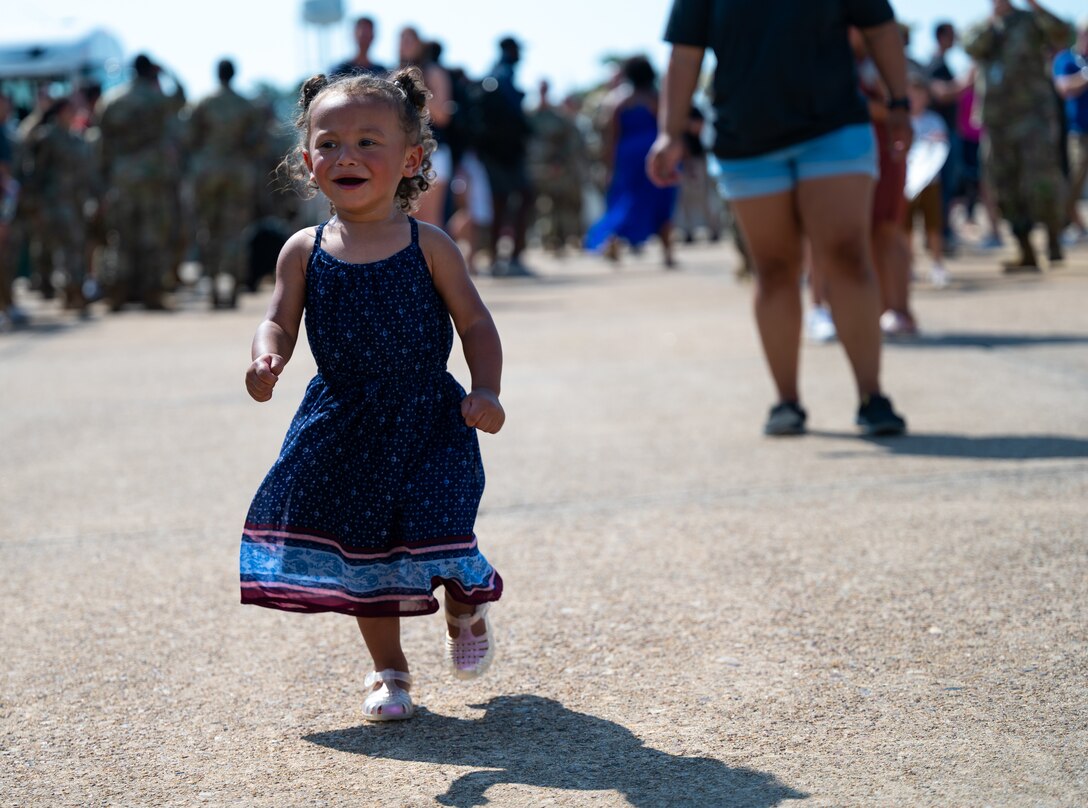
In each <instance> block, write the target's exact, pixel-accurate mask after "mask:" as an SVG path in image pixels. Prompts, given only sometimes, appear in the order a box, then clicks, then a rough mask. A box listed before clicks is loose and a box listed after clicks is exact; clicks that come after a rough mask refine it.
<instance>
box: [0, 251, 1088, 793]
mask: <svg viewBox="0 0 1088 808" xmlns="http://www.w3.org/2000/svg"><path fill="white" fill-rule="evenodd" d="M532 258H533V263H534V264H535V265H536V266H537V267H538V268H539V270H540V273H541V274H540V277H539V278H537V279H534V280H520V279H519V280H507V281H499V280H492V279H488V278H483V279H481V281H480V286H481V289H482V292H483V294H484V297H485V298H486V300H487V301H488V303H489V304H490V306H491V308H492V311H493V312H494V315H495V318H496V320H497V322H498V324H499V328H500V331H501V333H502V336H503V340H504V345H505V349H506V356H507V369H506V373H505V380H504V381H505V390H504V395H503V399H504V402H505V405H506V408H507V412H508V422H507V427H506V428H505V429H504V430H503V432H502V433H500V434H499V435H498V436H494V437H490V436H484V437H483V439H482V444H483V447H484V449H483V450H484V456H485V463H486V466H487V471H488V490H487V493H486V494H485V498H484V503H483V509H482V512H481V514H480V519H479V522H478V524H477V532H478V534H479V536H480V542H481V546H482V548H483V549H484V551H485V552H486V553H487V555H488V557H489V558H490V559H491V561H492V562H493V563H494V564H495V565H496V566H497V567H498V568H499V569H500V571H501V572H502V574H503V577H504V579H505V580H506V585H507V589H506V594H505V596H504V598H503V600H502V602H501V608H499V609H498V610H497V611H496V612H495V620H496V628H497V631H498V632H499V634H498V636H499V643H500V645H499V656H498V658H497V660H496V664H495V666H494V667H493V669H492V672H491V673H490V674H489V675H488V677H487V678H485V679H483V680H481V681H479V682H475V683H468V684H466V683H462V682H457V681H455V680H454V679H452V677H450V676H448V675H447V674H445V673H444V672H443V670H442V668H441V657H440V654H441V645H442V624H441V618H440V617H438V616H431V617H426V618H416V619H409V620H406V621H405V636H406V648H407V650H408V654H409V658H410V659H411V660H412V663H413V670H414V672H415V674H416V676H417V681H418V685H417V688H416V691H417V698H418V700H419V702H420V703H421V704H422V705H423V707H424V710H423V711H422V712H421V714H420V715H419V717H418V718H417V719H416V720H413V721H411V722H407V723H406V724H403V725H390V726H383V725H378V726H372V725H366V724H364V722H363V721H362V718H361V713H360V706H361V702H362V698H363V687H362V677H363V675H364V673H365V671H366V669H367V661H366V656H365V652H364V650H363V647H362V644H361V642H360V641H359V639H358V637H357V634H356V630H355V626H354V623H353V621H352V620H350V619H348V618H345V617H342V616H338V615H314V616H301V615H288V614H283V613H279V612H275V611H270V610H264V609H258V608H251V607H246V608H243V607H241V606H239V605H238V592H237V580H236V575H237V569H236V564H237V545H238V539H239V531H240V528H241V524H242V521H243V519H244V516H245V512H246V509H247V507H248V504H249V499H250V497H251V496H252V494H253V491H254V490H255V488H256V486H257V484H258V482H259V481H260V479H261V477H262V476H263V474H264V472H265V471H266V470H267V468H268V466H269V464H270V463H271V462H272V460H273V459H274V457H275V455H276V453H277V450H278V447H279V443H280V441H281V440H282V437H283V433H284V431H285V429H286V426H287V424H288V422H289V421H290V418H291V415H292V413H293V411H294V408H295V407H296V406H297V404H298V401H299V399H300V397H301V393H302V390H303V388H304V387H305V384H306V382H307V381H308V379H309V376H310V374H311V373H312V370H313V364H312V360H311V359H310V357H309V355H308V352H307V351H306V350H305V349H302V350H301V351H300V353H299V355H298V357H297V358H296V360H295V361H294V362H293V363H292V364H291V365H290V366H289V367H288V370H287V372H286V375H285V377H284V378H283V381H282V383H281V384H280V386H279V387H278V389H277V391H276V395H275V398H274V399H273V401H272V402H271V403H269V404H267V405H257V404H254V403H253V402H252V401H250V400H249V399H248V398H247V396H246V395H245V392H244V389H243V385H242V374H243V371H244V369H245V367H246V365H247V363H248V349H249V347H248V346H249V341H250V338H251V336H252V332H253V329H254V327H255V326H256V324H257V322H258V321H259V319H260V317H261V315H262V313H263V309H264V305H265V303H266V301H267V297H268V290H267V289H265V290H264V291H262V293H260V294H259V295H256V296H252V297H249V298H246V299H245V301H244V305H243V308H242V309H241V310H239V311H237V312H230V313H222V312H220V313H214V314H213V313H212V312H209V311H206V310H205V308H204V305H203V303H202V302H201V301H200V300H197V299H192V298H191V296H183V297H182V298H181V306H180V309H181V310H180V311H178V312H176V313H173V314H145V313H142V312H139V311H132V312H124V313H122V314H120V315H116V316H106V315H101V316H98V317H96V318H95V319H94V320H92V321H91V322H89V323H83V324H79V323H74V322H72V321H70V320H69V319H67V318H65V317H64V316H62V315H61V314H60V313H59V312H56V311H55V310H54V309H52V308H50V307H49V306H43V305H41V304H38V303H36V302H34V301H30V302H29V305H31V306H32V307H33V309H34V313H35V315H36V323H37V325H36V326H35V327H34V328H32V329H29V330H24V331H19V332H16V333H12V334H6V335H0V516H2V518H0V612H2V614H3V621H2V628H0V649H2V659H3V662H2V665H0V677H2V678H0V804H2V805H5V806H25V805H35V806H38V805H41V806H77V805H78V806H92V805H93V806H98V805H117V806H145V805H146V806H161V805H231V806H236V805H241V806H249V805H252V806H284V805H288V806H316V805H329V806H333V805H335V806H341V805H343V806H372V805H394V806H430V805H435V804H442V805H453V806H473V805H482V804H484V803H485V802H487V801H488V800H490V802H491V804H493V805H497V806H507V805H511V806H521V805H526V806H538V805H557V806H559V805H562V806H583V805H600V806H606V805H607V806H611V805H628V804H629V805H634V806H686V805H692V806H717V805H723V806H725V805H730V806H732V805H735V806H747V807H749V808H761V807H762V806H768V807H769V806H774V805H780V804H786V805H788V804H792V803H791V801H793V800H797V801H799V802H798V803H797V804H805V805H813V806H825V805H826V806H831V805H836V806H838V805H904V806H906V805H909V806H915V805H932V806H949V805H963V806H984V805H993V806H1005V805H1015V806H1019V805H1023V806H1028V805H1030V806H1040V805H1041V806H1076V805H1084V804H1086V803H1088V688H1086V672H1088V661H1086V660H1088V644H1086V639H1088V623H1086V617H1088V615H1086V609H1085V603H1086V602H1088V536H1086V534H1088V505H1086V503H1088V407H1086V404H1088V350H1086V348H1088V315H1086V313H1085V308H1086V303H1088V248H1079V249H1074V250H1072V251H1071V253H1070V260H1069V261H1068V262H1067V265H1066V267H1065V268H1063V269H1060V270H1056V271H1053V272H1046V273H1044V274H1043V275H1042V276H1040V277H1031V278H1009V277H1002V276H1001V275H1000V273H999V272H998V271H997V270H996V268H995V267H996V261H997V258H998V256H995V255H983V254H974V253H968V254H967V255H965V256H964V257H962V258H960V259H956V260H953V261H951V262H950V264H949V268H950V269H951V271H952V275H953V283H952V285H951V286H950V287H949V288H947V289H942V290H935V289H931V288H927V287H926V285H925V284H920V285H919V287H918V288H917V290H916V294H915V299H916V305H917V309H918V314H919V319H920V322H921V325H922V328H923V336H922V337H921V338H920V339H919V340H917V341H915V342H913V343H909V344H897V345H891V346H889V347H888V349H887V351H886V353H885V373H884V376H885V383H886V387H887V389H888V390H889V392H890V393H891V395H892V396H893V397H894V399H895V402H896V404H897V406H899V407H900V408H901V409H902V410H903V411H904V413H905V414H906V415H907V417H908V419H909V422H910V427H911V430H912V434H911V435H910V436H909V437H906V438H903V439H899V440H862V439H859V438H858V437H856V436H855V434H854V427H853V424H852V422H853V414H854V408H855V406H856V401H855V396H854V393H853V390H852V386H851V381H850V376H849V373H848V370H847V366H846V363H845V359H844V357H843V354H842V351H841V349H840V348H839V347H838V346H837V345H819V346H817V345H806V346H805V348H804V356H803V368H802V372H803V391H804V398H805V403H806V406H807V407H808V409H809V412H810V426H811V427H812V430H813V433H812V434H811V435H809V436H807V437H804V438H800V439H784V440H769V439H766V438H763V437H762V436H761V434H760V428H761V425H762V420H763V417H764V414H765V411H766V408H767V407H768V406H769V405H770V404H771V403H772V401H771V399H772V392H771V387H770V383H769V380H768V376H767V373H766V371H765V369H764V366H763V361H762V357H761V355H760V353H759V349H758V344H757V341H756V336H755V330H754V326H753V323H752V319H751V316H750V296H751V291H750V288H749V286H748V285H747V284H745V283H743V282H738V281H737V280H735V279H734V277H733V274H732V266H733V263H734V254H733V252H732V249H731V247H729V246H727V245H721V246H714V247H711V246H707V245H695V246H693V247H690V248H687V249H684V250H682V251H681V253H680V259H681V270H680V271H678V272H674V273H666V272H663V271H660V270H659V268H658V267H657V265H656V263H655V262H656V254H655V253H654V251H652V250H648V251H647V252H646V253H645V254H644V255H643V256H640V257H638V258H635V259H629V260H628V261H627V262H626V263H625V265H624V266H623V267H622V268H621V269H619V270H613V269H611V268H609V267H606V266H604V265H602V264H601V263H599V262H597V261H595V260H593V259H590V258H585V257H578V258H572V259H568V260H567V261H565V262H558V261H555V260H552V259H548V258H545V257H543V256H539V255H534V256H532ZM452 367H453V368H454V370H455V373H457V374H458V375H459V376H460V377H461V378H464V363H463V361H462V360H461V359H460V357H458V356H456V355H455V357H454V360H453V362H452Z"/></svg>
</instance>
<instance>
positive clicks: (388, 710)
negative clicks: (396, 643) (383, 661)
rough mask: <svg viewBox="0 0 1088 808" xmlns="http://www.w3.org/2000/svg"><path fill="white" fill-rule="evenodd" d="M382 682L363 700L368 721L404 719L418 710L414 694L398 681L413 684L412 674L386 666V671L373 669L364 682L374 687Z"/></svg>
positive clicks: (365, 716) (364, 713) (364, 715)
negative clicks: (413, 701)
mask: <svg viewBox="0 0 1088 808" xmlns="http://www.w3.org/2000/svg"><path fill="white" fill-rule="evenodd" d="M378 682H381V683H382V686H381V687H379V688H378V689H377V690H371V691H370V693H368V694H367V697H366V700H365V701H364V702H363V718H365V719H366V720H367V721H403V720H404V719H406V718H411V717H412V716H413V715H414V714H415V712H416V706H415V705H414V704H413V703H412V696H411V695H410V694H409V693H408V691H407V690H405V689H404V688H403V687H400V686H399V685H398V684H397V682H403V683H404V684H406V685H411V684H412V676H411V674H408V673H405V672H404V671H396V670H393V669H392V668H386V669H385V670H384V671H371V672H370V673H368V674H367V675H366V679H364V680H363V683H364V684H365V685H366V686H367V687H368V688H372V687H374V685H376V684H378Z"/></svg>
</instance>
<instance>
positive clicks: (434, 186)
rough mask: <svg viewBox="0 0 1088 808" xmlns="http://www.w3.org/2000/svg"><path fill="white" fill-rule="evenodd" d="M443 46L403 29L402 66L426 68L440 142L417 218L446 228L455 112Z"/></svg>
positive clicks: (425, 79) (425, 78) (429, 105)
mask: <svg viewBox="0 0 1088 808" xmlns="http://www.w3.org/2000/svg"><path fill="white" fill-rule="evenodd" d="M441 57H442V46H441V45H440V44H438V43H437V42H424V41H423V39H421V38H420V36H419V32H418V31H417V30H416V29H415V28H412V27H408V28H405V29H404V30H402V31H401V32H400V64H401V67H407V66H408V65H415V66H416V67H418V68H419V69H420V70H422V71H423V82H424V83H425V84H426V85H427V89H428V90H430V91H431V97H430V98H429V99H428V100H427V112H429V113H430V115H431V136H432V137H433V138H434V139H435V143H436V144H437V146H436V148H435V150H434V152H433V153H432V154H431V171H433V172H434V179H432V180H430V188H429V189H428V190H427V192H426V193H425V194H423V195H422V196H421V197H420V198H419V208H418V209H417V210H416V213H415V216H416V218H418V219H420V220H422V221H424V222H428V223H430V224H433V225H435V226H437V227H441V228H445V227H446V219H447V216H446V208H447V198H446V196H447V194H448V193H449V187H450V180H452V179H453V152H452V151H451V150H450V144H449V138H448V136H447V131H448V129H449V126H450V118H451V115H452V112H453V82H452V80H451V79H450V73H449V71H448V70H446V68H445V67H443V66H442V64H441V62H440V59H441Z"/></svg>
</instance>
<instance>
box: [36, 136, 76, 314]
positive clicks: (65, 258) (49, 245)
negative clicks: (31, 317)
mask: <svg viewBox="0 0 1088 808" xmlns="http://www.w3.org/2000/svg"><path fill="white" fill-rule="evenodd" d="M24 161H25V164H28V165H27V168H28V169H29V176H28V177H27V185H24V188H27V187H28V186H29V191H30V195H31V196H32V197H33V198H34V199H35V200H36V204H35V211H34V226H33V227H32V231H31V241H30V252H31V261H32V266H34V267H35V268H36V269H37V271H38V272H40V273H42V276H43V277H42V283H43V289H45V288H52V287H59V288H60V289H61V290H62V291H63V293H64V301H65V305H66V306H67V307H68V308H75V309H85V308H86V301H84V299H83V291H82V290H83V281H84V280H85V279H86V255H85V253H86V243H87V242H86V221H85V219H84V208H85V205H86V203H87V202H88V201H89V200H90V198H91V175H90V169H89V163H90V152H89V148H88V146H87V144H86V142H85V141H84V140H83V138H81V137H80V136H79V135H77V134H76V133H75V132H72V131H71V130H69V129H68V128H66V127H64V126H62V125H61V124H59V123H57V122H51V123H48V124H44V125H42V126H39V127H38V128H37V129H35V130H33V131H32V132H31V133H30V136H29V139H28V141H27V143H26V144H25V148H24Z"/></svg>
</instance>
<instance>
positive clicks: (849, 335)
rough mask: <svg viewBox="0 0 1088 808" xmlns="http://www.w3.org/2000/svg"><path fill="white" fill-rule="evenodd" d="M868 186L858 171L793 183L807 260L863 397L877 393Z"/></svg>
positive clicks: (877, 295)
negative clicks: (820, 283) (808, 250)
mask: <svg viewBox="0 0 1088 808" xmlns="http://www.w3.org/2000/svg"><path fill="white" fill-rule="evenodd" d="M872 191H873V180H872V179H871V178H870V177H867V176H865V175H862V174H851V175H845V176H839V177H825V178H821V179H815V180H806V181H805V182H802V183H801V184H800V185H799V186H798V187H797V207H798V211H799V215H800V219H801V222H802V226H803V228H804V232H805V235H806V236H807V237H808V238H809V240H810V242H811V244H812V260H813V264H814V265H815V266H816V267H818V270H817V274H818V275H819V276H820V277H821V278H822V280H823V283H824V289H825V290H826V292H827V300H828V303H829V304H830V305H831V316H832V317H833V318H834V320H835V329H836V330H837V331H838V335H839V340H840V341H841V342H842V345H843V348H845V350H846V356H847V358H848V359H849V360H850V365H851V368H852V369H853V371H854V378H855V380H856V382H857V386H858V393H859V394H860V396H861V397H863V398H864V397H865V396H867V395H869V394H870V393H879V392H880V349H881V344H880V343H881V335H880V292H879V290H878V288H877V284H876V278H875V276H874V273H873V266H872V258H871V251H870V244H869V222H870V217H871V207H872Z"/></svg>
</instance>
